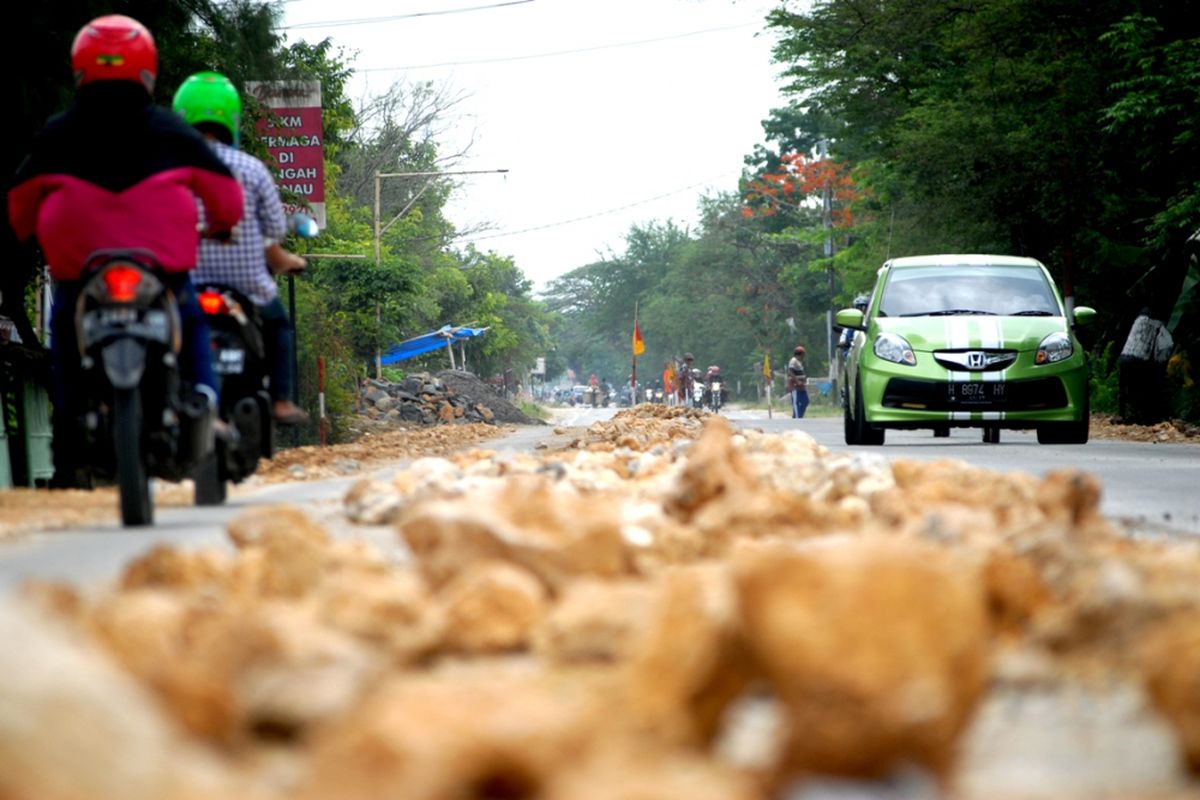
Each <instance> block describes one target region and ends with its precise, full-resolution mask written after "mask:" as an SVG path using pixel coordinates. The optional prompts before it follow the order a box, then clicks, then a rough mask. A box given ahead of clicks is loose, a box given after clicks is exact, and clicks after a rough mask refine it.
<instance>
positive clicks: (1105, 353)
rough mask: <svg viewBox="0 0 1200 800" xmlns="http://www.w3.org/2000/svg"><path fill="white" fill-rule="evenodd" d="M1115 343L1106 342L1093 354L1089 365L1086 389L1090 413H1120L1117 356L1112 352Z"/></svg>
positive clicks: (1119, 372)
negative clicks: (1090, 405) (1089, 397)
mask: <svg viewBox="0 0 1200 800" xmlns="http://www.w3.org/2000/svg"><path fill="white" fill-rule="evenodd" d="M1114 344H1115V342H1108V343H1107V344H1106V345H1104V349H1103V350H1102V351H1101V352H1100V353H1099V354H1098V355H1097V354H1095V353H1093V355H1092V358H1091V361H1090V364H1091V369H1090V373H1091V374H1090V377H1089V379H1088V389H1089V391H1090V393H1091V402H1092V411H1094V412H1096V413H1099V414H1117V413H1119V412H1120V407H1121V404H1120V389H1119V386H1120V374H1121V370H1120V368H1119V366H1118V364H1117V354H1116V353H1114V352H1113V345H1114Z"/></svg>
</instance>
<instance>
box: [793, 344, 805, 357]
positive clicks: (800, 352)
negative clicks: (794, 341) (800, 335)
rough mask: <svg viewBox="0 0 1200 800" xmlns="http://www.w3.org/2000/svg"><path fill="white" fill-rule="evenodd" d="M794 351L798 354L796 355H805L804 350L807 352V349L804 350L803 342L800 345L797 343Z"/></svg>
mask: <svg viewBox="0 0 1200 800" xmlns="http://www.w3.org/2000/svg"><path fill="white" fill-rule="evenodd" d="M792 352H793V353H795V354H796V355H798V356H803V355H804V352H805V350H804V345H802V344H798V345H796V349H795V350H793V351H792Z"/></svg>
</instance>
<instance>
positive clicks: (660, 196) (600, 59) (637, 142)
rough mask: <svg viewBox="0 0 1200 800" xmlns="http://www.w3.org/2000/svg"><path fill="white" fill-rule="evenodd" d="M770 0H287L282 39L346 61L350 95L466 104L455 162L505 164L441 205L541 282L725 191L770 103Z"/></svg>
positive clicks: (481, 244)
mask: <svg viewBox="0 0 1200 800" xmlns="http://www.w3.org/2000/svg"><path fill="white" fill-rule="evenodd" d="M775 5H777V4H776V3H769V2H765V0H388V1H387V2H384V0H338V2H333V1H332V0H289V1H288V2H287V3H285V6H284V8H285V12H286V16H285V20H284V24H285V25H286V26H289V27H288V29H287V31H286V33H287V35H288V37H289V39H291V40H293V41H294V40H297V39H305V40H309V41H319V40H321V39H323V38H326V37H329V38H332V39H333V40H334V42H336V43H337V44H339V45H341V46H344V47H345V48H346V49H347V50H348V51H351V52H356V53H357V55H355V56H354V60H353V66H354V67H355V69H356V70H358V71H359V72H358V75H357V76H356V79H355V82H354V83H353V84H352V85H351V87H350V92H351V96H352V97H355V98H360V97H363V96H367V95H374V94H380V93H382V92H383V91H385V90H386V89H387V87H388V86H389V85H390V84H391V83H392V82H393V81H395V80H405V81H409V82H413V81H427V80H429V81H433V82H435V83H436V84H439V85H445V86H447V87H448V88H449V89H450V90H451V91H452V92H453V93H456V94H462V95H464V100H463V102H462V103H461V104H460V105H459V106H458V110H457V111H458V116H457V119H458V122H457V132H452V133H450V134H448V137H451V138H452V137H455V136H459V135H462V136H466V135H467V134H473V136H474V144H473V145H472V147H471V150H470V156H469V158H468V159H467V160H466V161H465V162H464V163H462V164H459V165H457V166H456V167H455V168H456V169H470V170H493V169H507V170H509V172H508V173H507V174H506V175H491V174H487V175H477V176H471V177H464V178H463V180H464V181H465V183H464V184H463V187H462V188H461V189H460V190H459V191H458V192H457V193H456V197H455V198H454V199H453V200H452V201H451V204H450V206H449V207H448V209H447V213H448V215H449V216H450V218H451V220H452V221H454V222H455V223H456V224H457V225H458V226H459V227H460V228H465V227H469V226H477V225H479V224H481V223H487V224H489V225H491V226H492V230H490V231H488V232H486V233H484V234H481V235H480V236H479V237H477V238H476V239H475V244H476V247H478V248H479V249H481V250H484V251H487V250H494V251H496V252H498V253H501V254H503V255H508V256H511V257H512V258H513V260H514V261H515V263H516V265H517V266H518V267H519V268H520V269H521V270H522V271H523V272H524V273H525V274H526V275H527V276H528V277H529V278H530V279H532V280H533V281H534V283H535V285H536V286H537V287H539V288H540V287H542V286H544V285H545V283H546V282H547V281H549V280H551V279H553V278H555V277H557V276H559V275H562V274H563V273H566V272H568V271H570V270H572V269H575V268H576V267H579V266H583V265H584V264H587V263H590V262H592V261H595V260H597V258H598V257H600V255H603V254H607V253H609V252H616V253H620V252H622V251H623V250H624V247H625V245H624V236H625V234H626V233H627V232H628V230H629V228H630V226H631V225H633V224H643V223H646V222H649V221H651V220H660V221H661V220H666V219H673V220H674V221H675V222H676V223H679V224H681V225H687V226H689V227H694V225H695V221H696V208H697V202H698V199H699V197H700V196H701V194H703V193H704V192H705V191H706V190H707V191H710V192H715V191H732V190H734V189H736V185H737V177H738V175H739V174H740V172H741V168H742V159H743V157H744V156H746V155H747V154H749V153H750V152H751V151H752V150H753V149H754V146H755V145H756V144H759V143H762V142H763V134H762V127H761V122H762V120H763V119H765V118H766V117H767V115H768V113H769V111H770V110H771V109H772V108H776V107H779V106H782V105H783V104H784V100H782V99H781V97H780V94H779V91H778V86H779V81H778V79H777V77H776V74H777V72H778V68H777V67H776V66H775V65H773V64H772V63H771V59H770V50H771V44H772V41H773V39H772V37H771V35H770V34H768V33H764V26H763V18H764V16H765V14H766V11H767V9H769V8H771V7H773V6H775ZM312 23H321V24H319V25H315V26H313V25H312ZM346 23H351V24H346ZM293 26H296V27H293ZM463 141H465V139H464V140H463ZM459 144H460V142H458V141H451V142H447V147H448V149H454V147H456V146H458V145H459Z"/></svg>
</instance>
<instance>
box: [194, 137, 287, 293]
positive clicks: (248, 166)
mask: <svg viewBox="0 0 1200 800" xmlns="http://www.w3.org/2000/svg"><path fill="white" fill-rule="evenodd" d="M209 144H210V145H211V146H212V148H213V150H214V151H215V152H216V154H217V157H218V158H220V159H221V161H223V162H225V166H227V167H229V171H230V172H232V173H233V175H234V177H235V178H237V179H238V183H240V184H241V185H242V195H243V196H244V198H245V204H246V210H245V213H244V214H243V216H242V221H241V223H240V224H238V226H237V227H236V228H234V229H233V240H232V241H230V242H217V241H213V240H212V239H203V240H201V242H200V263H199V264H198V265H197V266H196V271H195V272H194V273H193V274H192V280H193V281H194V282H195V283H197V284H200V283H223V284H226V285H228V286H232V287H234V288H235V289H237V290H239V291H240V292H242V293H243V294H245V295H246V296H247V297H249V298H250V299H251V300H253V301H254V302H255V303H257V304H258V305H262V306H265V305H266V304H267V303H269V302H271V301H272V300H274V299H275V298H276V297H278V296H279V287H277V286H276V285H275V278H274V277H272V275H271V270H270V269H268V267H267V260H266V252H265V251H266V247H267V244H268V243H269V242H277V241H279V240H281V239H282V238H283V237H284V234H286V233H287V220H286V219H285V217H284V215H283V203H282V202H280V199H279V189H277V188H276V187H275V181H274V180H273V179H272V178H271V172H270V170H268V169H267V168H266V166H265V165H264V164H263V163H262V162H261V161H259V160H258V159H257V158H255V157H254V156H252V155H248V154H246V153H243V152H242V151H240V150H236V149H234V148H232V147H230V146H229V145H226V144H223V143H222V142H217V141H210V142H209Z"/></svg>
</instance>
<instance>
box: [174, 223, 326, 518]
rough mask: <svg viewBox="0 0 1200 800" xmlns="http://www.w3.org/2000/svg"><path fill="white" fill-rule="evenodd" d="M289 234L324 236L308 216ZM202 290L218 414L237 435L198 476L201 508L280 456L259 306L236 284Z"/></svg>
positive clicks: (198, 469)
mask: <svg viewBox="0 0 1200 800" xmlns="http://www.w3.org/2000/svg"><path fill="white" fill-rule="evenodd" d="M288 231H289V232H291V233H294V234H296V235H297V236H300V237H302V238H306V239H307V238H312V237H314V236H317V235H318V234H319V233H320V231H319V230H318V229H317V223H316V221H315V220H313V219H312V218H311V217H308V216H305V215H304V214H293V215H292V216H291V217H289V218H288ZM196 288H197V291H198V293H199V294H198V296H197V299H198V300H199V302H200V310H201V311H203V312H204V316H205V319H206V321H207V322H208V327H209V331H210V332H211V334H210V335H211V343H212V356H213V371H214V372H215V373H216V376H217V384H218V386H217V388H218V393H219V395H220V400H219V403H218V413H219V414H220V417H221V419H222V420H224V421H225V422H226V423H227V424H228V425H229V428H230V430H231V432H232V436H231V437H229V438H228V439H227V440H225V439H218V440H217V442H216V446H215V447H214V448H213V451H212V452H211V453H210V454H209V455H208V456H207V457H206V458H205V459H204V460H203V461H201V463H200V464H198V465H197V467H196V469H195V471H194V472H193V475H192V479H193V480H194V482H195V484H196V488H195V503H196V505H198V506H209V505H220V504H221V503H223V502H225V498H226V496H227V490H226V488H227V483H228V482H230V481H232V482H233V483H241V482H242V481H244V480H245V479H246V478H248V477H250V476H251V475H253V474H254V472H255V471H256V470H257V469H258V462H259V460H260V459H264V458H270V457H271V456H272V455H273V454H274V442H275V421H274V418H273V417H272V415H271V396H270V394H269V393H268V391H267V382H268V377H269V375H270V369H269V367H268V365H267V360H266V357H267V353H266V343H265V342H264V340H263V331H262V318H261V315H260V313H259V309H258V306H256V305H255V304H254V302H253V301H252V300H250V298H248V297H247V296H246V295H244V294H242V292H240V291H238V290H237V289H235V288H234V287H232V286H227V285H224V284H219V283H207V284H201V285H200V286H197V287H196Z"/></svg>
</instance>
